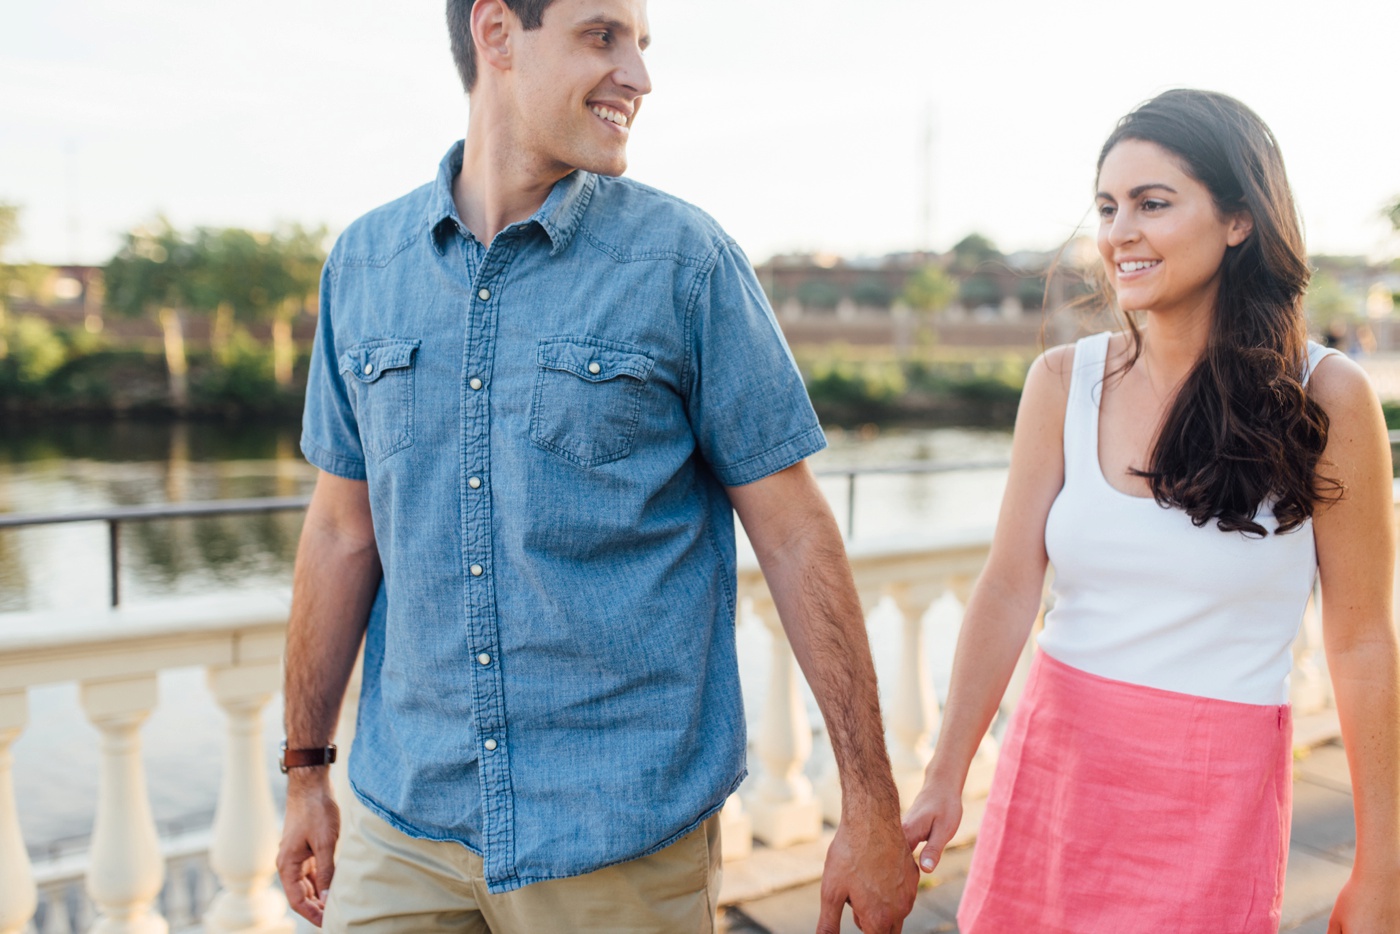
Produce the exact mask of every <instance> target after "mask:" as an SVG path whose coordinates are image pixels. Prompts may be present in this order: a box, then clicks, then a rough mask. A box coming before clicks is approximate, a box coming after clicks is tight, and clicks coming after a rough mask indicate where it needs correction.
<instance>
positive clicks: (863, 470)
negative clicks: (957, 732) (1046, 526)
mask: <svg viewBox="0 0 1400 934" xmlns="http://www.w3.org/2000/svg"><path fill="white" fill-rule="evenodd" d="M1390 444H1391V446H1392V447H1394V446H1396V445H1400V431H1392V432H1390ZM1009 464H1010V462H1009V461H1007V460H980V461H953V462H942V463H939V462H906V463H895V464H886V465H884V466H881V467H848V468H830V469H826V470H817V471H814V472H815V474H816V475H817V476H818V477H820V478H829V477H841V478H844V480H845V482H846V539H847V541H849V540H850V539H852V538H854V537H855V527H856V480H857V479H858V478H860V477H866V476H878V475H888V474H906V475H920V474H944V473H960V472H965V471H974V470H1004V469H1006V468H1007V467H1008V466H1009ZM310 502H311V497H310V496H269V497H263V498H260V499H222V500H213V501H210V502H200V503H156V504H153V505H150V506H113V507H109V508H105V509H87V510H82V511H79V512H63V513H7V514H3V515H0V530H4V529H17V528H28V527H30V526H36V525H61V524H66V523H72V522H105V523H106V524H107V542H108V572H109V574H110V577H111V600H112V604H111V605H112V606H117V605H119V604H120V603H121V527H122V523H124V522H151V521H157V520H163V519H191V518H212V517H216V516H233V515H250V514H256V513H270V512H293V511H300V510H303V509H305V508H306V507H307V505H308V504H309V503H310Z"/></svg>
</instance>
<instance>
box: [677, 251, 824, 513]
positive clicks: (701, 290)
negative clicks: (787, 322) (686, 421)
mask: <svg viewBox="0 0 1400 934" xmlns="http://www.w3.org/2000/svg"><path fill="white" fill-rule="evenodd" d="M691 306H692V307H691V309H690V314H689V316H688V320H689V323H690V338H691V368H690V374H689V381H688V393H689V395H688V398H687V400H686V412H687V415H688V417H689V418H690V424H691V429H692V430H693V431H694V433H695V439H696V443H697V445H698V447H699V449H700V453H701V455H702V456H703V457H704V458H705V461H706V462H707V463H708V464H709V466H710V469H711V470H712V471H714V474H715V476H716V477H718V478H719V481H720V482H721V483H723V484H724V485H725V486H743V485H744V484H746V483H753V482H754V481H755V480H761V479H763V478H764V477H766V476H768V475H770V474H774V473H777V472H778V471H780V470H783V469H785V468H787V467H791V466H792V465H793V464H796V463H797V462H798V461H800V460H802V459H804V458H806V457H808V456H810V455H812V454H815V453H816V452H817V451H820V450H821V449H822V448H824V447H826V437H825V436H824V435H823V434H822V429H821V425H820V424H819V423H818V422H817V415H816V413H815V412H814V411H813V410H812V403H811V401H810V400H809V399H808V398H807V389H806V387H805V386H803V384H802V375H801V374H800V373H799V372H798V370H797V363H796V361H794V360H793V358H792V354H791V352H790V351H789V350H788V346H787V342H786V341H785V340H783V334H782V331H780V330H779V329H778V321H777V318H776V317H774V315H773V309H772V308H771V307H770V306H769V304H768V299H767V297H766V296H764V294H763V289H762V288H761V287H760V286H759V283H758V277H757V276H756V275H755V274H754V270H753V265H752V264H751V263H750V262H749V260H748V257H746V256H745V255H744V253H743V251H741V250H740V249H739V247H738V246H737V245H736V244H734V243H733V242H728V241H727V242H725V243H723V244H721V245H720V246H719V248H718V249H717V252H716V255H715V261H714V263H713V265H712V266H711V267H710V268H709V270H708V272H706V273H705V274H703V275H702V276H701V277H700V279H699V280H698V281H697V283H696V288H695V291H694V293H693V295H692V300H691Z"/></svg>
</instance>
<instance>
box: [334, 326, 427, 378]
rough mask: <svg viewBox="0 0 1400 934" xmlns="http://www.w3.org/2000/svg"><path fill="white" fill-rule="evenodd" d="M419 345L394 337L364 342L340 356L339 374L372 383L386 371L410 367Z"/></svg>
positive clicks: (416, 342) (414, 341)
mask: <svg viewBox="0 0 1400 934" xmlns="http://www.w3.org/2000/svg"><path fill="white" fill-rule="evenodd" d="M419 343H420V342H419V341H416V340H404V339H401V338H396V337H386V338H382V339H380V340H372V341H364V342H363V343H359V344H356V345H355V346H354V347H351V348H350V349H349V350H347V351H345V353H343V354H341V355H340V372H342V373H349V374H350V375H352V376H354V377H355V378H356V379H358V380H359V381H360V382H362V383H372V382H374V381H375V380H377V379H379V377H380V376H381V375H382V374H383V373H385V372H386V371H388V370H401V369H403V368H404V367H407V366H411V365H412V364H413V352H414V351H415V350H417V349H418V344H419Z"/></svg>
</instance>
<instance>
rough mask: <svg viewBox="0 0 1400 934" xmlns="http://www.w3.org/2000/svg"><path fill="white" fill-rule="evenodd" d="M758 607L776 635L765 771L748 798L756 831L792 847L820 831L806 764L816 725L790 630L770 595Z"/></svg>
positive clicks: (762, 750)
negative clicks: (798, 674) (807, 705)
mask: <svg viewBox="0 0 1400 934" xmlns="http://www.w3.org/2000/svg"><path fill="white" fill-rule="evenodd" d="M754 612H755V614H756V615H757V616H758V617H759V618H760V619H762V620H763V624H764V625H765V626H767V627H768V631H769V632H770V633H771V634H772V637H773V660H772V665H771V669H770V672H769V678H768V702H767V704H766V705H765V706H764V710H763V723H762V726H761V728H760V730H759V745H758V757H759V760H760V761H761V762H762V763H763V771H762V773H761V774H760V775H759V777H758V781H757V782H755V787H754V790H753V794H752V797H751V799H750V801H749V806H750V809H751V810H752V812H753V828H754V836H756V837H757V838H758V839H760V840H762V841H763V842H764V843H766V844H768V845H769V846H773V847H784V846H791V845H792V844H794V843H801V842H803V841H805V840H815V839H816V838H817V837H819V836H820V835H821V829H822V815H821V807H820V805H819V804H818V802H817V799H816V797H815V796H814V795H813V794H812V783H811V782H810V781H808V780H807V776H805V775H803V774H802V768H803V766H804V765H806V763H807V759H808V757H809V756H810V755H811V754H812V727H811V723H810V722H809V721H808V719H807V710H806V708H805V707H804V706H803V703H802V694H801V692H800V691H799V690H798V683H797V679H796V677H795V676H794V674H795V671H796V668H797V665H796V661H795V659H794V658H793V654H792V646H791V645H789V644H788V640H787V634H786V633H785V632H783V626H782V623H781V622H780V621H779V619H778V614H777V611H776V610H775V608H774V607H773V603H772V600H771V599H770V598H767V597H756V598H755V599H754Z"/></svg>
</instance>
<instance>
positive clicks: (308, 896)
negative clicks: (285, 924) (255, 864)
mask: <svg viewBox="0 0 1400 934" xmlns="http://www.w3.org/2000/svg"><path fill="white" fill-rule="evenodd" d="M298 771H301V770H298ZM308 771H310V770H308ZM314 771H315V772H317V773H320V774H317V775H308V776H306V777H303V776H300V775H296V774H295V773H293V777H292V779H291V783H290V784H289V785H288V787H287V818H286V820H285V821H284V822H283V824H282V845H281V846H280V847H279V848H278V851H277V874H278V875H279V876H281V878H282V890H283V891H284V892H286V893H287V902H288V903H289V904H290V905H291V906H292V910H293V911H295V912H296V913H297V914H299V915H301V916H302V917H303V918H305V919H306V920H307V921H310V922H311V923H312V924H314V925H316V926H317V927H320V926H321V921H322V919H323V918H324V917H325V911H326V896H327V895H328V894H329V892H330V887H331V878H332V877H333V876H334V875H335V841H336V840H337V839H338V838H339V837H340V808H339V807H338V806H337V805H336V803H335V795H334V794H332V793H331V785H330V779H329V778H328V776H327V774H326V773H327V769H326V768H325V767H317V768H315V770H314Z"/></svg>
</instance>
